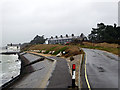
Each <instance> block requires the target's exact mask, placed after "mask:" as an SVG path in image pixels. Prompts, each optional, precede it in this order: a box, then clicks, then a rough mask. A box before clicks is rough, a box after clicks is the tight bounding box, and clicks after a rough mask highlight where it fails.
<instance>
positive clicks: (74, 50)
mask: <svg viewBox="0 0 120 90" xmlns="http://www.w3.org/2000/svg"><path fill="white" fill-rule="evenodd" d="M30 50H39V52H38V53H41V51H42V50H45V52H44V54H48V53H49V52H50V51H55V52H54V53H53V55H57V54H58V53H59V52H62V51H65V52H66V54H65V55H64V57H69V56H74V55H78V54H81V53H82V51H81V52H80V49H79V46H77V45H58V44H57V45H47V44H38V45H29V46H27V47H25V48H23V49H22V51H30Z"/></svg>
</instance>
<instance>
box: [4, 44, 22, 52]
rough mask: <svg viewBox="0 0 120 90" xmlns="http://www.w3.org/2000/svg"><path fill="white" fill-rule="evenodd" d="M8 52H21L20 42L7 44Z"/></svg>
mask: <svg viewBox="0 0 120 90" xmlns="http://www.w3.org/2000/svg"><path fill="white" fill-rule="evenodd" d="M6 49H7V52H19V51H20V44H12V43H11V44H7V47H6Z"/></svg>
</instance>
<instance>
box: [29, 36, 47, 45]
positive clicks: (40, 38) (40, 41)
mask: <svg viewBox="0 0 120 90" xmlns="http://www.w3.org/2000/svg"><path fill="white" fill-rule="evenodd" d="M45 40H46V39H44V35H42V36H39V35H36V37H35V38H34V39H33V40H31V42H30V44H43V43H45Z"/></svg>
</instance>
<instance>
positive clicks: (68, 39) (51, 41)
mask: <svg viewBox="0 0 120 90" xmlns="http://www.w3.org/2000/svg"><path fill="white" fill-rule="evenodd" d="M76 39H77V40H78V41H82V40H87V37H86V36H85V35H84V34H83V33H82V34H81V35H80V36H74V34H72V35H71V36H68V35H67V34H66V36H62V35H61V36H60V37H57V36H55V37H51V38H49V39H48V40H46V44H67V43H70V42H72V41H74V40H76Z"/></svg>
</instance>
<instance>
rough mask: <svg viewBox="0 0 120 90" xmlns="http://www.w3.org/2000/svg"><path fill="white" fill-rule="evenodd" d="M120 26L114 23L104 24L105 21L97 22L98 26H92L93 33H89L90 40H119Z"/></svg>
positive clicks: (110, 41)
mask: <svg viewBox="0 0 120 90" xmlns="http://www.w3.org/2000/svg"><path fill="white" fill-rule="evenodd" d="M119 32H120V28H119V27H116V24H114V26H112V25H104V23H100V24H97V28H92V31H91V33H90V34H89V35H88V38H89V40H90V41H92V42H93V41H94V42H108V43H112V42H117V41H118V39H119V35H120V34H118V33H119Z"/></svg>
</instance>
